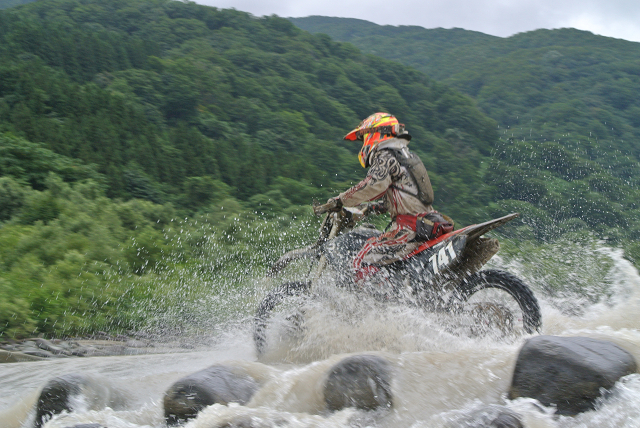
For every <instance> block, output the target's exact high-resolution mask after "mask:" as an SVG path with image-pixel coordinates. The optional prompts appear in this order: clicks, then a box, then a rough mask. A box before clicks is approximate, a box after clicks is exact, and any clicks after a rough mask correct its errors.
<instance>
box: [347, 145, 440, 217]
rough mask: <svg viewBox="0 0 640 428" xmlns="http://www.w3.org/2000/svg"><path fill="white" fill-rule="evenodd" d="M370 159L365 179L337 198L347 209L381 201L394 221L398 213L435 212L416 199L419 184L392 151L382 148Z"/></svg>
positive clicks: (429, 206)
mask: <svg viewBox="0 0 640 428" xmlns="http://www.w3.org/2000/svg"><path fill="white" fill-rule="evenodd" d="M396 141H397V140H396ZM386 146H387V147H388V146H389V145H386ZM371 156H372V158H371V161H370V164H371V166H370V168H369V171H368V173H367V176H366V177H365V179H364V180H362V181H361V182H359V183H358V184H356V185H355V186H353V187H351V188H350V189H348V190H347V191H345V192H343V193H341V194H340V195H339V196H338V197H339V198H340V200H341V201H342V204H343V205H344V206H347V207H353V206H356V205H359V204H361V203H363V202H367V201H375V200H378V199H382V200H383V203H384V208H385V210H386V211H387V212H388V213H389V214H390V215H391V218H392V219H394V218H395V217H396V216H397V215H398V214H409V215H417V214H420V213H427V212H431V211H433V207H432V206H431V204H424V203H423V202H422V201H420V200H419V199H418V198H417V196H415V195H417V194H418V186H417V184H416V182H415V181H414V180H413V178H412V176H411V174H410V173H409V171H407V169H406V168H405V167H404V166H402V165H400V162H398V160H397V159H396V157H395V156H394V154H393V152H391V150H385V149H384V147H379V148H378V149H377V150H376V151H375V152H374V153H373V154H372V155H371ZM427 182H428V178H427ZM431 194H433V193H432V192H431Z"/></svg>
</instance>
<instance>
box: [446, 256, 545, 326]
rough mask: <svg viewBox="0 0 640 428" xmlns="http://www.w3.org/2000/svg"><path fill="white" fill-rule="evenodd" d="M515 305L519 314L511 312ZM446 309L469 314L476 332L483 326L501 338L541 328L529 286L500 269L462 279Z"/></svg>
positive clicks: (485, 271)
mask: <svg viewBox="0 0 640 428" xmlns="http://www.w3.org/2000/svg"><path fill="white" fill-rule="evenodd" d="M485 290H486V291H485ZM515 305H517V308H519V311H515V310H513V309H511V308H512V307H515ZM449 307H450V308H452V309H453V310H454V311H465V312H466V313H467V314H470V315H471V316H472V318H473V319H474V320H475V322H476V326H475V330H476V331H479V330H482V328H483V326H484V327H487V328H491V327H493V328H495V329H496V330H498V331H499V332H500V333H501V334H504V335H506V334H512V333H514V332H517V331H519V330H520V329H521V330H522V331H523V332H525V333H529V334H531V333H535V332H540V330H541V328H542V315H541V313H540V305H539V304H538V300H537V299H536V297H535V296H534V295H533V292H532V291H531V289H530V288H529V286H528V285H527V284H525V283H524V282H523V281H522V280H521V279H520V278H518V277H516V276H515V275H512V274H511V273H509V272H505V271H502V270H497V269H487V270H482V271H479V272H476V273H474V274H473V275H471V276H469V277H468V278H465V279H464V280H463V281H462V282H461V283H460V284H459V286H458V287H457V289H456V291H455V292H454V295H453V296H452V297H451V300H450V301H449ZM517 308H516V309H517ZM515 312H519V313H515Z"/></svg>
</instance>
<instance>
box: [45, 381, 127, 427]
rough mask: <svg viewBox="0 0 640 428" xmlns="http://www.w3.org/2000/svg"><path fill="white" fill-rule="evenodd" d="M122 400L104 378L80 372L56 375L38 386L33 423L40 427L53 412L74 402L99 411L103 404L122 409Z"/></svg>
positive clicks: (124, 399) (70, 410) (69, 406)
mask: <svg viewBox="0 0 640 428" xmlns="http://www.w3.org/2000/svg"><path fill="white" fill-rule="evenodd" d="M126 401H127V400H126V397H124V396H123V395H122V394H121V393H120V392H119V391H118V390H116V389H115V388H113V387H112V386H111V385H110V383H109V382H108V380H107V379H104V378H94V377H89V376H85V375H81V374H67V375H63V376H59V377H56V378H54V379H51V380H50V381H49V382H47V384H46V385H45V386H44V387H43V388H42V391H41V392H40V396H39V397H38V401H37V403H36V418H35V423H34V426H35V428H40V427H41V426H42V425H43V424H44V422H46V421H48V420H49V419H51V417H52V416H53V415H56V414H59V413H62V412H63V411H67V412H72V411H73V410H74V403H83V404H82V405H83V406H86V407H87V408H88V409H89V410H100V409H104V408H105V407H111V408H113V409H118V408H122V407H124V404H125V403H126Z"/></svg>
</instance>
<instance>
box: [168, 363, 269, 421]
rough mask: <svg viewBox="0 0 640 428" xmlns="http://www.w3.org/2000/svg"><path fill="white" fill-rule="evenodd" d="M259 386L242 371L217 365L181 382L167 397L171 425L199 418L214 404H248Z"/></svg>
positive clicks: (170, 390) (172, 387)
mask: <svg viewBox="0 0 640 428" xmlns="http://www.w3.org/2000/svg"><path fill="white" fill-rule="evenodd" d="M258 387H259V384H258V382H256V380H255V379H254V378H253V377H251V376H250V375H249V374H248V373H247V371H246V370H244V369H242V368H240V367H232V366H222V365H215V366H212V367H209V368H207V369H204V370H201V371H199V372H196V373H193V374H191V375H189V376H187V377H184V378H182V379H180V380H178V381H177V382H176V383H174V384H173V385H171V387H170V388H169V389H168V390H167V392H166V393H165V395H164V416H165V420H166V421H167V423H168V424H170V425H172V424H178V423H181V422H183V421H185V420H188V419H192V418H195V417H196V416H197V415H198V412H200V410H202V409H204V408H205V407H207V406H210V405H212V404H215V403H218V404H224V405H226V404H229V403H239V404H246V403H247V402H248V401H249V400H250V399H251V397H253V394H254V393H255V392H256V391H257V390H258Z"/></svg>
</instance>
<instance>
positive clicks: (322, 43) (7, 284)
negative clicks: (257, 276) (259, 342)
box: [0, 0, 498, 337]
mask: <svg viewBox="0 0 640 428" xmlns="http://www.w3.org/2000/svg"><path fill="white" fill-rule="evenodd" d="M379 110H388V111H391V112H393V113H394V114H396V115H397V116H398V117H399V118H400V120H401V121H402V122H404V123H405V124H406V125H407V128H408V129H409V130H410V131H411V133H412V134H413V136H414V140H413V142H412V143H411V144H412V146H413V147H414V149H415V150H416V151H417V152H418V153H419V154H420V155H421V156H422V157H423V158H424V159H425V161H426V163H427V166H428V168H429V170H430V173H431V176H432V181H433V183H434V185H435V187H436V192H437V201H436V206H437V207H438V208H439V209H440V210H442V211H444V212H448V213H451V215H452V216H453V217H454V218H455V219H456V220H457V221H458V222H459V223H462V224H464V223H468V222H470V221H473V220H476V219H482V218H484V213H485V212H486V211H485V207H486V206H487V205H488V204H489V203H490V201H492V200H493V194H492V187H491V186H486V185H484V182H485V180H484V178H483V174H484V172H485V171H486V166H487V164H488V163H487V161H486V160H487V159H488V156H489V155H490V152H491V148H492V146H493V145H494V144H495V142H496V141H497V138H498V134H497V125H496V123H495V122H494V121H492V120H491V119H489V118H488V117H487V116H485V115H483V114H482V113H481V112H480V111H479V110H478V108H477V107H476V106H475V102H474V101H473V100H472V99H471V98H470V97H467V96H464V95H462V94H460V93H459V92H456V91H454V90H451V89H449V88H448V87H447V86H445V85H442V84H439V83H436V82H435V81H433V80H430V79H429V78H427V77H426V76H424V75H423V74H421V73H420V72H418V71H415V70H411V69H407V68H406V67H404V66H402V65H400V64H397V63H394V62H390V61H386V60H383V59H380V58H374V57H370V56H367V55H363V54H361V53H360V52H359V51H358V50H357V49H356V48H354V47H353V46H352V45H349V44H342V43H338V42H334V41H332V40H330V39H329V38H328V37H327V36H322V35H315V36H314V35H311V34H309V33H306V32H304V31H302V30H300V29H298V28H296V27H295V26H294V25H293V24H291V23H290V22H289V21H287V20H285V19H281V18H278V17H267V18H255V17H253V16H251V15H249V14H247V13H243V12H239V11H235V10H218V9H215V8H211V7H205V6H199V5H196V4H194V3H188V2H187V3H185V2H179V1H166V0H127V1H121V0H107V1H104V0H100V1H98V0H93V1H91V0H89V1H87V0H83V1H76V0H42V1H37V2H34V3H30V4H26V5H23V6H20V7H12V8H8V9H5V10H2V11H0V337H2V335H5V336H6V335H8V336H23V337H24V336H27V335H30V334H36V333H46V334H50V335H60V334H72V333H77V332H81V331H91V330H95V329H109V330H114V329H115V330H118V329H121V330H122V329H128V328H134V327H135V326H139V323H141V322H148V320H149V318H148V317H147V316H146V313H145V310H146V308H153V310H154V313H155V314H156V315H154V317H156V318H157V313H158V312H162V313H164V314H168V313H170V312H171V311H174V310H178V309H180V308H182V306H180V305H179V304H177V301H176V300H173V299H172V298H171V295H172V293H176V295H179V296H180V298H179V299H178V300H179V301H184V299H185V298H186V296H188V295H189V293H188V292H187V291H185V290H186V288H185V284H184V283H185V280H184V277H187V278H189V277H191V278H197V283H198V284H200V285H198V287H200V286H201V287H212V285H211V283H210V282H208V281H211V280H212V278H214V277H215V278H225V279H226V280H228V281H230V282H233V281H234V280H235V281H236V282H235V284H238V283H240V282H241V281H243V280H244V279H243V278H244V277H246V275H247V273H248V272H250V271H252V270H253V269H258V270H259V269H260V267H261V266H264V265H265V264H266V263H269V261H272V260H273V259H274V258H275V257H277V256H278V255H279V254H280V253H281V252H283V251H285V250H286V249H291V248H292V246H295V245H301V244H303V243H308V242H309V240H310V239H312V238H311V237H312V236H313V234H314V233H315V230H316V227H317V226H316V225H315V223H312V224H309V225H305V226H303V225H302V224H301V223H300V221H301V220H300V219H301V218H305V216H306V215H307V213H308V212H309V208H308V206H309V204H310V203H311V201H312V199H313V198H318V199H321V200H322V199H324V198H327V197H329V196H332V195H334V194H336V193H337V192H338V191H340V190H344V189H345V188H346V187H348V186H349V185H351V184H352V183H353V182H354V181H356V180H359V179H361V178H362V177H363V176H364V174H365V171H364V170H363V169H362V168H360V166H359V164H358V161H357V158H356V155H355V154H356V153H357V151H358V150H359V145H358V144H354V143H348V142H344V141H342V140H341V137H342V136H343V135H344V134H345V133H346V132H348V131H349V130H351V129H352V128H353V127H355V126H356V125H357V124H358V122H359V121H360V120H361V119H363V118H364V117H366V116H368V115H369V114H371V113H373V112H375V111H379ZM300 207H304V208H300ZM293 219H297V220H296V221H295V222H292V220H293ZM249 243H251V244H253V247H252V248H249ZM185 272H190V273H188V274H187V273H185ZM211 294H215V292H214V291H212V290H209V291H208V292H207V295H211ZM178 303H179V302H178ZM183 303H184V302H183ZM180 310H182V309H180ZM185 310H188V309H185Z"/></svg>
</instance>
